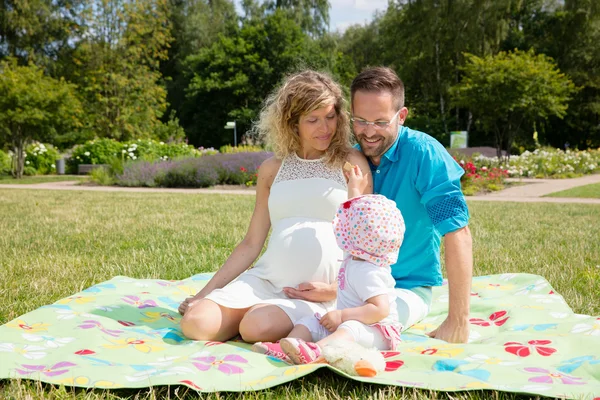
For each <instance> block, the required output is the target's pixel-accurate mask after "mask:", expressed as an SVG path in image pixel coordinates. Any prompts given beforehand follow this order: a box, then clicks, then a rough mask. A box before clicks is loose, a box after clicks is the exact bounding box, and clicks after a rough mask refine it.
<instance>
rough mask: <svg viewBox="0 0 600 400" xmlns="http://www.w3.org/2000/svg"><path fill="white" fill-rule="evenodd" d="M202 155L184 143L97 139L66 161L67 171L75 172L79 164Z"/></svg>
mask: <svg viewBox="0 0 600 400" xmlns="http://www.w3.org/2000/svg"><path fill="white" fill-rule="evenodd" d="M200 155H202V154H201V152H199V151H198V150H196V149H195V148H194V147H193V146H190V145H187V144H185V143H164V142H159V141H156V140H148V139H144V140H142V139H138V140H132V141H129V142H117V141H116V140H114V139H97V140H92V141H89V142H86V143H85V144H83V145H80V146H76V147H74V148H73V152H72V154H71V158H70V159H69V161H68V166H69V171H70V172H76V170H77V166H78V165H79V164H111V165H112V164H113V163H114V162H115V161H114V160H115V159H117V160H120V161H121V163H124V162H127V161H135V160H138V159H141V160H145V161H155V160H172V159H176V158H181V157H196V156H200Z"/></svg>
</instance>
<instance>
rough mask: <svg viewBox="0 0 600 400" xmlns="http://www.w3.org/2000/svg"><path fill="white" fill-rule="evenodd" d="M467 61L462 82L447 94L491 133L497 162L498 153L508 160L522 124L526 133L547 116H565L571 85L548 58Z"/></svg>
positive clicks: (515, 55) (518, 55) (523, 55)
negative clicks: (473, 115)
mask: <svg viewBox="0 0 600 400" xmlns="http://www.w3.org/2000/svg"><path fill="white" fill-rule="evenodd" d="M466 58H467V62H466V65H465V66H464V67H462V68H461V70H462V72H463V73H464V76H463V78H462V80H461V82H460V83H459V84H457V85H456V86H454V87H453V88H452V90H451V93H452V94H453V96H454V101H455V103H456V104H457V105H458V106H460V107H465V108H468V109H470V110H471V111H472V112H473V114H475V116H476V117H477V118H478V120H479V121H480V123H481V125H482V127H483V129H484V130H485V131H488V132H489V131H492V132H493V133H494V135H495V140H496V148H497V151H498V156H499V157H500V155H501V150H502V149H503V148H504V149H506V150H507V151H508V152H509V154H510V149H511V146H512V143H513V140H514V138H515V136H516V135H517V133H518V132H519V130H520V128H522V127H523V125H524V124H525V123H529V124H530V125H529V127H531V126H532V124H533V123H535V122H536V121H538V120H546V119H547V118H549V117H550V116H556V117H558V118H563V117H564V116H565V114H566V112H567V107H568V105H567V104H568V101H569V99H570V97H571V95H572V94H573V93H574V92H575V85H574V84H573V82H571V80H569V79H568V77H566V76H565V75H564V74H563V73H561V72H560V71H558V69H557V68H556V66H555V64H554V62H553V61H552V59H550V58H549V57H547V56H545V55H543V54H537V55H536V54H535V53H534V52H533V51H529V52H522V51H518V50H517V51H514V52H508V53H507V52H500V53H498V54H497V55H494V56H492V55H488V56H485V57H477V56H475V55H472V54H467V55H466ZM524 131H526V132H533V129H524Z"/></svg>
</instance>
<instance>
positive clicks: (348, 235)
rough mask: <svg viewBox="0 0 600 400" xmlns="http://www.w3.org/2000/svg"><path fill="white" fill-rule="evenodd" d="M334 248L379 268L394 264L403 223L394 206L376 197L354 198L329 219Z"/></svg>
mask: <svg viewBox="0 0 600 400" xmlns="http://www.w3.org/2000/svg"><path fill="white" fill-rule="evenodd" d="M333 228H334V233H335V238H336V240H337V244H338V246H339V247H340V248H341V249H342V250H344V251H345V252H347V253H350V254H351V255H353V256H355V257H358V258H361V259H363V260H366V261H370V262H372V263H373V264H376V265H379V266H380V267H384V266H389V265H392V264H395V263H396V261H397V260H398V251H399V250H400V245H401V244H402V239H403V238H404V230H405V228H404V219H403V218H402V214H401V213H400V210H398V208H397V207H396V203H395V202H393V201H392V200H390V199H388V198H387V197H385V196H382V195H379V194H368V195H363V196H358V197H354V198H352V199H350V200H348V201H346V202H344V203H342V204H341V205H340V207H339V208H338V210H337V213H336V214H335V217H334V219H333Z"/></svg>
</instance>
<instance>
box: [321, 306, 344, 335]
mask: <svg viewBox="0 0 600 400" xmlns="http://www.w3.org/2000/svg"><path fill="white" fill-rule="evenodd" d="M320 322H321V325H323V326H324V327H325V329H327V330H328V331H329V332H335V330H336V329H337V328H338V326H340V324H341V323H342V322H343V321H342V310H334V311H329V312H328V313H327V314H325V315H324V316H323V317H321V321H320Z"/></svg>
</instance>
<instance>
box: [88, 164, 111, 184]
mask: <svg viewBox="0 0 600 400" xmlns="http://www.w3.org/2000/svg"><path fill="white" fill-rule="evenodd" d="M90 178H91V179H92V181H93V182H96V183H97V184H98V185H102V186H110V185H113V184H114V183H115V178H114V176H113V174H112V173H111V171H110V169H109V168H104V167H99V168H94V169H93V170H92V171H91V172H90Z"/></svg>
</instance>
